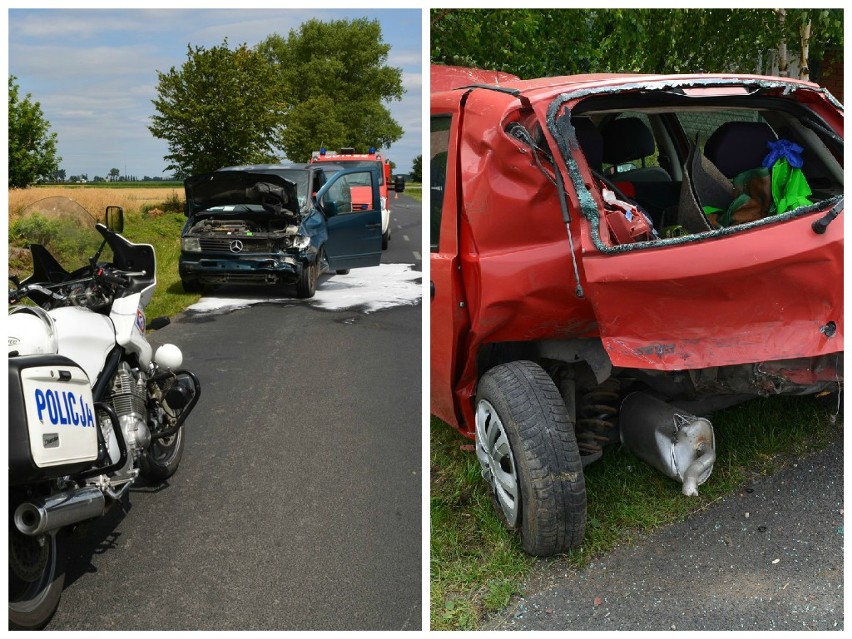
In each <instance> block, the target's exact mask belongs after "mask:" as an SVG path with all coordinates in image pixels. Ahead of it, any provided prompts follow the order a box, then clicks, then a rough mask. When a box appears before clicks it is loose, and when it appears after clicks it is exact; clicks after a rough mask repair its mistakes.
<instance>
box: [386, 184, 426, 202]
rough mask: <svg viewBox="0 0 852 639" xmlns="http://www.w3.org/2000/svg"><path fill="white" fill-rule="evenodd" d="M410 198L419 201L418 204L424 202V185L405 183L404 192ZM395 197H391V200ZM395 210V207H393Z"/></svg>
mask: <svg viewBox="0 0 852 639" xmlns="http://www.w3.org/2000/svg"><path fill="white" fill-rule="evenodd" d="M403 193H405V194H406V195H407V196H408V197H410V198H413V199H415V200H417V201H418V202H422V201H423V185H422V184H420V183H419V182H406V183H405V191H403ZM392 198H393V196H391V199H392ZM391 208H393V205H391Z"/></svg>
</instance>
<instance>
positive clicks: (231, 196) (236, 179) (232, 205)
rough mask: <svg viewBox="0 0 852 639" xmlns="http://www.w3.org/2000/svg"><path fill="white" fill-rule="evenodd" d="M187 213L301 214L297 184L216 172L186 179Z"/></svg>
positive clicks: (242, 173)
mask: <svg viewBox="0 0 852 639" xmlns="http://www.w3.org/2000/svg"><path fill="white" fill-rule="evenodd" d="M183 185H184V190H185V192H186V204H187V214H188V215H193V214H195V213H198V212H200V211H205V210H210V209H219V210H220V211H227V212H228V214H229V215H230V216H231V217H233V216H234V215H236V216H239V214H240V213H241V212H245V213H260V212H264V211H265V212H266V213H269V214H270V215H291V216H292V215H295V216H298V215H299V200H298V197H297V195H296V183H295V182H292V181H290V180H287V179H285V178H283V177H280V176H278V175H273V174H271V173H253V172H249V171H216V172H215V173H206V174H204V175H197V176H193V177H189V178H187V179H186V180H184V183H183Z"/></svg>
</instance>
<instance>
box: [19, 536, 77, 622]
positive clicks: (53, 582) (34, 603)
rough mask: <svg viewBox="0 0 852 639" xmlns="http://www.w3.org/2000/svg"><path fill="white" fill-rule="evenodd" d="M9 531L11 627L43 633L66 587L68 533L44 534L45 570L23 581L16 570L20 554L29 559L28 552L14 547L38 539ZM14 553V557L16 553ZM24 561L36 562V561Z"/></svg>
mask: <svg viewBox="0 0 852 639" xmlns="http://www.w3.org/2000/svg"><path fill="white" fill-rule="evenodd" d="M11 528H12V530H10V531H9V589H10V590H9V628H10V629H17V630H39V629H41V628H44V626H46V625H47V623H48V622H49V621H50V619H51V617H53V613H54V612H56V608H57V607H58V606H59V598H60V596H61V595H62V588H63V586H64V585H65V563H66V560H67V555H66V553H65V543H64V542H65V531H64V530H59V531H57V532H56V533H54V534H46V535H43V538H44V539H45V540H46V543H47V546H46V552H47V557H46V558H44V559H43V560H42V561H43V568H42V569H41V571H40V572H39V573H38V575H36V574H35V573H34V574H32V575H30V576H29V577H28V578H27V579H26V580H24V579H22V578H21V577H20V576H19V575H18V573H17V572H16V570H15V568H14V567H13V566H14V565H15V564H16V563H17V560H15V559H14V557H17V556H18V555H19V554H20V553H23V554H24V555H25V556H26V555H27V554H30V553H27V552H26V549H25V548H23V549H21V550H20V551H18V552H15V550H14V546H13V545H14V544H16V543H20V544H31V543H34V541H35V538H27V537H26V535H23V534H22V533H20V532H18V530H17V529H16V528H15V527H14V524H12V525H11ZM13 553H14V554H13ZM24 561H30V562H31V561H32V558H30V559H28V560H26V559H25V560H24Z"/></svg>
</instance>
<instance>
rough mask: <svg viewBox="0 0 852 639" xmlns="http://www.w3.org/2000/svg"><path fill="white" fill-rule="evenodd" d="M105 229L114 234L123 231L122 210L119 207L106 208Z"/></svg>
mask: <svg viewBox="0 0 852 639" xmlns="http://www.w3.org/2000/svg"><path fill="white" fill-rule="evenodd" d="M106 227H107V228H108V229H109V230H110V231H114V232H115V233H121V232H122V231H123V230H124V209H123V208H121V207H120V206H108V207H106Z"/></svg>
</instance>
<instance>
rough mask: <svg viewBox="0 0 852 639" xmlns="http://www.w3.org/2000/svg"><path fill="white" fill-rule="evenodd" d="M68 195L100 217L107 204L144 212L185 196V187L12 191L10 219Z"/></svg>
mask: <svg viewBox="0 0 852 639" xmlns="http://www.w3.org/2000/svg"><path fill="white" fill-rule="evenodd" d="M57 196H64V197H69V198H71V199H72V200H74V201H76V202H77V203H78V204H80V205H81V206H82V207H83V208H84V209H86V210H87V211H89V212H90V213H91V214H92V215H94V216H95V217H96V218H98V219H100V218H101V216H102V215H103V213H104V210H105V209H106V207H107V206H120V207H122V208H123V209H124V212H125V213H126V214H128V213H140V212H142V211H143V210H146V209H148V208H151V207H154V206H157V205H159V204H161V203H162V202H165V201H167V200H173V199H181V200H182V199H183V189H178V188H175V187H173V186H167V187H138V188H123V189H117V188H110V187H96V186H95V187H68V186H46V187H33V188H28V189H12V190H10V191H9V221H10V222H11V221H13V220H14V219H15V218H16V217H17V216H18V214H19V213H20V212H21V211H22V210H23V209H24V208H25V207H26V206H28V205H30V204H32V203H33V202H36V201H38V200H41V199H43V198H47V197H57Z"/></svg>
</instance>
